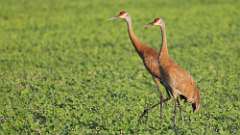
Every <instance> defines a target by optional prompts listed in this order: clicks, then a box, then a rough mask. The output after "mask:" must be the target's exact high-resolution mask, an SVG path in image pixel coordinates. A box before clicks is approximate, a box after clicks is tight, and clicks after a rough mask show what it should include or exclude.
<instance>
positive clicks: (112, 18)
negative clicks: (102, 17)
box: [108, 16, 119, 21]
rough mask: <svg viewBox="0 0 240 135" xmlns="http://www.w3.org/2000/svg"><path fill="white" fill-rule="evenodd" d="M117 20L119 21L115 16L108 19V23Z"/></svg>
mask: <svg viewBox="0 0 240 135" xmlns="http://www.w3.org/2000/svg"><path fill="white" fill-rule="evenodd" d="M117 19H119V18H118V17H117V16H113V17H111V18H109V19H108V21H112V20H117Z"/></svg>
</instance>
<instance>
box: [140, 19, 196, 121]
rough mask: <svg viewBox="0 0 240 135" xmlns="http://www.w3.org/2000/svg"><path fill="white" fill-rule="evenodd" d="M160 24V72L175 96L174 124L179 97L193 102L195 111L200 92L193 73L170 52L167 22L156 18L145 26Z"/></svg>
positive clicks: (163, 81)
mask: <svg viewBox="0 0 240 135" xmlns="http://www.w3.org/2000/svg"><path fill="white" fill-rule="evenodd" d="M154 25H155V26H160V30H161V33H162V46H161V49H160V54H159V64H160V72H161V77H162V83H163V85H164V86H165V87H166V88H167V89H168V90H169V92H170V93H171V96H173V97H174V99H175V100H174V101H175V107H174V125H175V124H176V106H177V104H179V103H178V97H183V98H184V99H186V100H187V101H188V102H190V103H192V108H193V111H194V112H196V111H198V110H199V108H200V92H199V90H198V88H197V86H196V84H195V81H194V80H193V78H192V77H191V75H190V74H189V73H188V72H187V71H186V70H184V69H183V68H181V67H180V66H179V65H178V64H177V63H175V62H174V61H173V60H172V59H171V58H170V56H169V54H168V48H167V38H166V30H165V23H164V21H163V20H162V19H161V18H156V19H154V21H153V22H151V23H149V24H148V25H146V26H145V28H147V27H149V26H154ZM180 111H181V110H180Z"/></svg>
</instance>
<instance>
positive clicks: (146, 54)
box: [111, 11, 169, 119]
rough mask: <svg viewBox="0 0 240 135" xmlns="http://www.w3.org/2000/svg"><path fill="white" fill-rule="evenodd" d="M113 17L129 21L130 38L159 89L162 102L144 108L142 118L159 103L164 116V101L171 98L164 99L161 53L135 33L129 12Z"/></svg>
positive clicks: (122, 12)
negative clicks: (144, 42)
mask: <svg viewBox="0 0 240 135" xmlns="http://www.w3.org/2000/svg"><path fill="white" fill-rule="evenodd" d="M113 19H122V20H124V21H125V22H126V23H127V29H128V35H129V38H130V40H131V42H132V44H133V46H134V48H135V50H136V52H137V53H138V55H139V56H140V58H141V59H142V61H143V64H144V66H145V68H146V69H147V71H148V72H149V73H150V74H151V75H152V77H153V79H154V82H155V84H156V86H157V89H158V91H159V98H160V102H159V103H157V104H154V105H153V106H151V107H150V108H147V109H144V111H143V113H142V114H141V115H140V119H141V118H142V117H143V116H144V115H145V114H147V112H148V111H149V110H151V109H152V108H154V107H156V106H158V105H159V106H160V118H162V107H163V103H164V102H166V101H167V100H169V98H166V99H164V97H163V94H162V92H161V90H160V83H161V78H162V76H161V72H160V68H159V59H158V55H159V54H158V53H157V51H156V50H154V49H153V48H150V47H148V46H147V45H146V44H143V43H142V42H141V41H140V40H139V38H138V37H137V36H136V35H135V33H134V31H133V27H132V20H131V17H130V16H129V14H128V13H127V12H125V11H121V12H120V13H119V14H118V15H117V16H114V17H112V18H111V20H113Z"/></svg>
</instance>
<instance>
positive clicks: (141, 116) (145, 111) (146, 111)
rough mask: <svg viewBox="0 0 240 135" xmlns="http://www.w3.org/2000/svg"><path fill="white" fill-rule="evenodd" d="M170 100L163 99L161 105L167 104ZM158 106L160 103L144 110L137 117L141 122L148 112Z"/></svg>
mask: <svg viewBox="0 0 240 135" xmlns="http://www.w3.org/2000/svg"><path fill="white" fill-rule="evenodd" d="M170 99H171V98H170V97H168V98H166V99H163V100H162V103H165V102H167V101H168V100H170ZM160 104H161V102H158V103H156V104H154V105H152V106H151V107H149V108H146V109H144V111H143V112H142V114H141V115H140V117H139V120H141V119H142V118H143V117H144V116H145V115H146V114H147V113H148V112H149V111H150V110H152V109H153V108H155V107H156V106H158V105H160Z"/></svg>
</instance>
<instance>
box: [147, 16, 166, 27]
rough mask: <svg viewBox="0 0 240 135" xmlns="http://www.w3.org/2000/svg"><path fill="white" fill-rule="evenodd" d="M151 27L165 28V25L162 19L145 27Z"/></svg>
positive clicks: (155, 20)
mask: <svg viewBox="0 0 240 135" xmlns="http://www.w3.org/2000/svg"><path fill="white" fill-rule="evenodd" d="M151 26H161V27H163V26H165V23H164V21H163V19H162V18H155V19H154V20H153V21H152V22H150V23H148V24H146V25H145V26H144V27H145V28H149V27H151Z"/></svg>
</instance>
